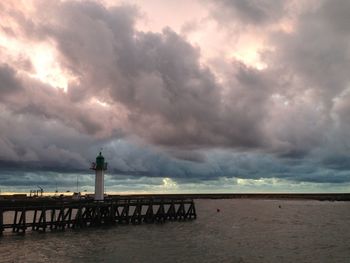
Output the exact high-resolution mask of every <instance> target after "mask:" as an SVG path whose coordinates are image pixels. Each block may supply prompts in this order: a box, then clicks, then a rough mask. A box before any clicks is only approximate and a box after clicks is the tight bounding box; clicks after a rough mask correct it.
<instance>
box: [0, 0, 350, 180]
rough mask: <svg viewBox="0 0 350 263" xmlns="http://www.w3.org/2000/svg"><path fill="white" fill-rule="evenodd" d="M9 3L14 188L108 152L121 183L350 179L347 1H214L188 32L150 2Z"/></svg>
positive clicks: (5, 42) (2, 27)
mask: <svg viewBox="0 0 350 263" xmlns="http://www.w3.org/2000/svg"><path fill="white" fill-rule="evenodd" d="M145 5H147V4H145ZM0 6H1V8H0V10H1V11H0V17H1V18H0V54H1V58H0V92H1V95H0V109H1V111H0V120H1V122H0V128H1V133H0V167H1V168H2V170H3V171H4V172H6V176H5V174H4V175H3V176H4V177H6V178H8V176H10V174H13V175H16V176H19V178H20V177H21V174H22V176H23V173H25V172H26V171H27V172H32V173H34V174H35V172H38V173H40V172H53V173H63V174H69V173H76V174H84V173H85V170H84V169H88V167H89V162H90V161H92V160H93V159H94V157H95V155H96V153H97V152H98V151H99V149H100V148H101V147H103V149H104V153H105V155H106V157H107V158H108V160H109V162H110V173H111V176H112V178H114V177H113V176H115V177H117V176H118V175H119V176H130V178H141V177H142V178H143V177H146V178H155V177H159V178H172V179H173V180H177V182H184V181H186V182H204V181H208V180H218V178H238V179H252V180H259V179H261V178H265V179H271V178H277V179H280V180H287V181H290V182H295V183H298V182H310V183H317V184H322V183H337V184H341V183H346V182H348V181H349V180H350V175H349V174H348V169H349V165H348V164H347V162H348V161H347V160H348V155H349V147H350V146H349V143H348V142H347V141H348V140H347V138H348V137H349V135H350V134H349V128H350V127H349V125H350V124H349V123H350V122H349V117H348V116H350V115H349V113H350V100H349V98H348V97H349V81H350V77H349V76H350V75H349V74H348V68H349V66H350V55H349V54H350V53H349V47H350V46H349V44H350V42H349V39H350V38H349V37H350V27H349V26H347V24H348V23H347V22H348V18H347V13H348V12H346V10H348V11H350V5H349V4H348V3H347V1H341V0H337V1H335V2H332V3H330V1H317V2H313V1H310V2H308V3H302V2H300V1H291V2H290V3H285V2H283V1H265V0H264V1H254V0H251V1H245V2H244V3H243V2H242V1H206V2H205V4H204V5H202V6H201V10H197V11H198V12H197V13H198V14H199V15H198V17H197V16H196V15H194V18H191V20H186V19H184V20H183V21H182V20H181V19H182V17H181V16H180V15H179V18H178V19H179V21H180V22H181V23H182V24H183V25H184V26H185V25H189V24H191V23H194V22H193V21H194V20H195V23H194V24H195V25H196V26H193V29H191V31H189V32H188V33H186V34H185V33H183V31H181V30H177V29H176V27H175V26H174V28H173V27H172V26H173V25H172V24H171V23H169V24H167V23H164V24H162V26H161V27H162V29H161V30H158V29H153V28H152V26H149V27H148V28H147V23H144V21H145V17H146V16H145V12H146V11H144V10H146V9H145V6H143V4H140V3H135V4H134V5H133V4H132V3H130V4H128V5H126V4H121V3H119V2H118V1H116V2H113V1H112V2H110V1H106V2H100V1H55V2H52V1H50V2H48V1H28V2H19V3H18V4H16V3H15V2H12V1H8V2H6V3H1V4H0ZM162 10H163V11H164V12H168V11H169V10H167V7H166V6H162V5H161V4H160V9H159V10H158V11H157V12H162ZM194 13H196V11H194ZM203 14H204V15H203ZM159 15H161V13H159ZM198 21H199V22H198ZM200 21H201V22H200ZM180 22H179V23H180ZM143 23H144V24H143ZM209 27H210V28H215V29H216V31H217V32H215V34H216V35H214V33H213V31H210V29H208V28H209ZM214 31H215V30H214ZM196 34H197V35H196ZM205 34H207V36H206V37H208V34H213V36H212V37H211V38H210V40H208V41H207V42H205V41H200V39H201V38H200V37H199V36H202V35H205ZM209 37H210V36H209ZM198 39H199V40H198ZM206 39H207V38H206ZM221 39H225V40H226V43H223V42H219V41H220V40H221ZM213 47H215V48H213ZM212 49H215V50H219V51H217V52H211V50H212ZM208 54H210V55H208ZM232 54H233V55H232ZM6 178H5V179H4V180H3V181H1V182H0V185H1V184H3V185H9V183H6V184H5V183H3V182H4V181H7V179H6ZM33 180H34V179H33ZM7 182H8V181H7ZM33 182H34V181H33ZM47 184H48V183H47Z"/></svg>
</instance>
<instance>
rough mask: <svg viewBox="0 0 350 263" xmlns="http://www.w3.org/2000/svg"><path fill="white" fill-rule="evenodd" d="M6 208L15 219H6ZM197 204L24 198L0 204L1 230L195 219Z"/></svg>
mask: <svg viewBox="0 0 350 263" xmlns="http://www.w3.org/2000/svg"><path fill="white" fill-rule="evenodd" d="M4 212H6V213H7V214H9V215H10V217H9V218H10V220H11V218H12V223H4V215H3V214H4ZM196 217H197V215H196V210H195V204H194V202H193V200H192V199H189V198H153V197H147V198H133V197H127V198H114V199H110V200H105V201H93V200H79V201H76V200H68V201H67V200H49V199H42V200H35V201H34V200H22V201H18V202H8V203H5V204H3V203H2V204H1V209H0V234H2V233H3V232H6V230H7V229H12V232H14V233H25V232H26V231H27V230H32V231H42V232H45V231H46V230H47V229H49V230H51V231H63V230H65V229H67V228H84V227H92V226H95V227H96V226H101V225H114V224H129V223H131V224H134V225H137V224H141V223H164V222H166V221H174V220H193V219H196Z"/></svg>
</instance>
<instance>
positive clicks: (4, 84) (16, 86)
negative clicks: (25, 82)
mask: <svg viewBox="0 0 350 263" xmlns="http://www.w3.org/2000/svg"><path fill="white" fill-rule="evenodd" d="M21 87H22V85H21V83H20V81H19V80H18V79H17V77H16V71H15V70H14V69H13V68H11V67H10V66H9V65H7V64H0V92H1V97H0V99H1V98H3V97H4V96H6V95H7V94H8V93H15V92H17V91H19V90H20V89H21Z"/></svg>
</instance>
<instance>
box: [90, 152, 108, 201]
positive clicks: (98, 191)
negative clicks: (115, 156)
mask: <svg viewBox="0 0 350 263" xmlns="http://www.w3.org/2000/svg"><path fill="white" fill-rule="evenodd" d="M91 169H92V170H95V175H96V176H95V200H96V201H103V198H104V172H105V171H106V170H107V163H105V158H104V157H103V156H102V153H101V152H100V154H99V155H98V156H97V157H96V163H92V166H91Z"/></svg>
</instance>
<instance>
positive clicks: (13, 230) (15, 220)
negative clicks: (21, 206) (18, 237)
mask: <svg viewBox="0 0 350 263" xmlns="http://www.w3.org/2000/svg"><path fill="white" fill-rule="evenodd" d="M17 214H18V210H17V209H16V210H15V217H14V218H13V224H12V232H16V226H17Z"/></svg>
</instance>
